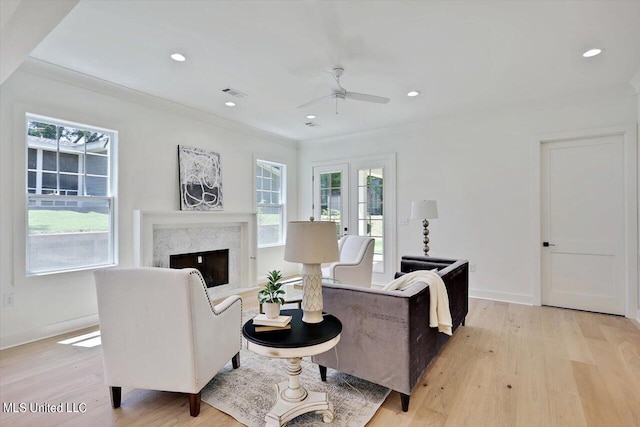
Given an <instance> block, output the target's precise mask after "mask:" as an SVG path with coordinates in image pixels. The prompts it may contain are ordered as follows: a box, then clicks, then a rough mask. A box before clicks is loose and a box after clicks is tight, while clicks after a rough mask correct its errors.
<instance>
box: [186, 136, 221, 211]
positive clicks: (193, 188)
mask: <svg viewBox="0 0 640 427" xmlns="http://www.w3.org/2000/svg"><path fill="white" fill-rule="evenodd" d="M178 164H179V175H180V210H183V211H209V210H222V176H221V173H220V153H215V152H213V151H208V150H203V149H201V148H193V147H185V146H183V145H178Z"/></svg>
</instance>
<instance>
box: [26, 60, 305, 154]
mask: <svg viewBox="0 0 640 427" xmlns="http://www.w3.org/2000/svg"><path fill="white" fill-rule="evenodd" d="M18 71H21V72H24V73H28V74H33V75H36V76H39V77H44V78H46V79H50V80H54V81H57V82H61V83H66V84H69V85H72V86H76V87H79V88H82V89H86V90H90V91H93V92H97V93H100V94H102V95H106V96H110V97H114V98H120V99H122V100H125V101H129V102H133V103H136V104H139V105H143V106H145V107H149V108H154V109H158V110H162V111H166V112H170V113H174V114H179V115H182V116H186V117H189V118H191V119H195V120H198V121H201V122H205V123H208V124H211V125H214V126H218V127H221V128H224V129H227V130H231V131H234V132H239V133H243V134H245V135H248V136H252V137H255V138H260V139H264V140H268V141H270V142H275V143H277V144H281V145H284V146H287V147H293V148H297V147H298V141H296V140H294V139H291V138H287V137H284V136H281V135H277V134H274V133H271V132H267V131H265V130H262V129H258V128H255V127H252V126H248V125H245V124H242V123H239V122H236V121H233V120H229V119H225V118H223V117H220V116H217V115H215V114H212V113H209V112H207V111H203V110H200V109H197V108H194V107H190V106H187V105H184V104H180V103H177V102H174V101H170V100H167V99H165V98H161V97H158V96H155V95H150V94H148V93H145V92H140V91H137V90H135V89H130V88H128V87H125V86H121V85H118V84H115V83H112V82H108V81H106V80H102V79H99V78H96V77H92V76H89V75H87V74H83V73H80V72H78V71H74V70H71V69H68V68H65V67H61V66H59V65H55V64H51V63H49V62H46V61H41V60H39V59H35V58H31V57H29V58H27V60H25V62H24V63H23V64H22V65H21V66H20V67H19V68H18Z"/></svg>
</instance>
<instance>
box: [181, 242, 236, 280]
mask: <svg viewBox="0 0 640 427" xmlns="http://www.w3.org/2000/svg"><path fill="white" fill-rule="evenodd" d="M169 267H171V268H195V269H197V270H198V271H200V274H202V277H203V278H204V282H205V283H206V284H207V287H208V288H212V287H214V286H220V285H226V284H227V283H229V249H220V250H217V251H207V252H194V253H190V254H176V255H169Z"/></svg>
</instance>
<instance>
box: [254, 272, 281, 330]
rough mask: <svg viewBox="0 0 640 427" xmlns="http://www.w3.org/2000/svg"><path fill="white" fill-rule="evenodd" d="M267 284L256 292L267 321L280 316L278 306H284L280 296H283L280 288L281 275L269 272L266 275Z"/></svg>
mask: <svg viewBox="0 0 640 427" xmlns="http://www.w3.org/2000/svg"><path fill="white" fill-rule="evenodd" d="M267 279H268V281H267V284H266V285H264V288H263V289H260V291H259V292H258V299H259V300H260V304H262V305H263V308H264V314H266V316H267V317H268V318H269V319H275V318H276V317H278V316H279V315H280V305H281V304H284V299H283V298H282V297H281V296H280V295H283V294H284V290H282V289H280V288H282V283H280V282H279V281H280V279H282V273H280V271H278V270H273V271H270V272H269V274H268V275H267Z"/></svg>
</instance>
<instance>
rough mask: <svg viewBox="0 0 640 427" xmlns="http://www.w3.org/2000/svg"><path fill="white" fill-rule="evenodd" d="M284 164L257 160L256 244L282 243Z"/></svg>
mask: <svg viewBox="0 0 640 427" xmlns="http://www.w3.org/2000/svg"><path fill="white" fill-rule="evenodd" d="M285 184H286V166H285V165H281V164H278V163H272V162H266V161H263V160H258V162H257V164H256V211H257V213H258V246H273V245H282V244H284V224H285V202H286V200H285V194H286V190H285V189H286V185H285Z"/></svg>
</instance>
